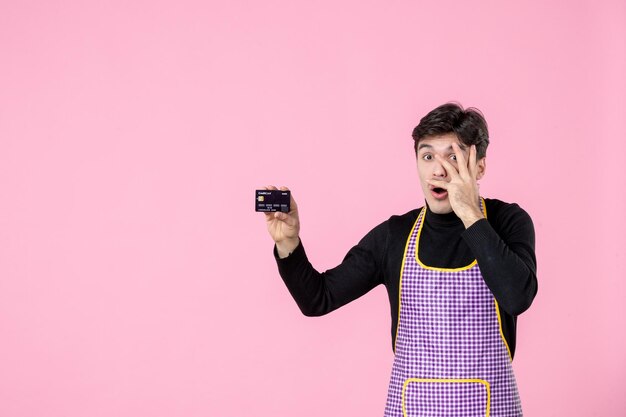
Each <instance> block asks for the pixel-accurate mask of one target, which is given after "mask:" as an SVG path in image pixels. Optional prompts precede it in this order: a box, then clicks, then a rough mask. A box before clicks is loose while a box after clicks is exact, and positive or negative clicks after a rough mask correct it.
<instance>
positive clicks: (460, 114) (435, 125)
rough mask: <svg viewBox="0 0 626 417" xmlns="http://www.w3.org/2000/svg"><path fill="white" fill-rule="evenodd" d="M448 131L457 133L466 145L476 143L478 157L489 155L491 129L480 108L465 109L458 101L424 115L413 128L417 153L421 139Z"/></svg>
mask: <svg viewBox="0 0 626 417" xmlns="http://www.w3.org/2000/svg"><path fill="white" fill-rule="evenodd" d="M447 133H454V134H456V136H457V138H459V141H460V142H461V143H463V144H464V145H467V146H471V145H476V159H481V158H483V157H485V156H486V155H487V146H489V131H488V130H487V122H486V121H485V118H484V117H483V115H482V113H481V112H480V110H478V109H475V108H473V107H469V108H468V109H466V110H465V109H463V107H461V105H459V104H457V103H446V104H443V105H441V106H439V107H437V108H436V109H434V110H432V111H431V112H430V113H428V114H427V115H426V116H424V117H422V120H420V123H419V124H418V125H417V126H416V127H415V129H413V140H414V141H415V146H414V148H415V154H417V145H418V143H419V141H420V140H422V139H424V138H425V137H428V136H441V135H445V134H447Z"/></svg>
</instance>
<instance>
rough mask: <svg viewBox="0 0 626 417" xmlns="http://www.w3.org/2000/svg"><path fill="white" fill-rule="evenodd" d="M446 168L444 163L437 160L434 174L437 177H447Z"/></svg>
mask: <svg viewBox="0 0 626 417" xmlns="http://www.w3.org/2000/svg"><path fill="white" fill-rule="evenodd" d="M446 174H447V173H446V170H445V168H444V167H443V165H441V164H440V163H439V162H435V167H434V170H433V175H434V176H435V177H440V178H445V177H446Z"/></svg>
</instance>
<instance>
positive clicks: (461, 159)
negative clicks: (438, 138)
mask: <svg viewBox="0 0 626 417" xmlns="http://www.w3.org/2000/svg"><path fill="white" fill-rule="evenodd" d="M452 149H454V155H456V161H457V162H458V166H459V174H461V176H462V177H466V176H468V175H469V172H468V170H467V160H466V159H465V155H463V151H462V150H461V147H460V146H459V145H458V144H456V143H453V144H452Z"/></svg>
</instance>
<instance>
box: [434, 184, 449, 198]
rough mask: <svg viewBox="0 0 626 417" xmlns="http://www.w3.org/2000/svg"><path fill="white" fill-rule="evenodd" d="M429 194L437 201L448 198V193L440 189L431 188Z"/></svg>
mask: <svg viewBox="0 0 626 417" xmlns="http://www.w3.org/2000/svg"><path fill="white" fill-rule="evenodd" d="M430 192H431V194H432V195H433V197H435V198H436V199H437V200H443V199H444V198H446V197H448V192H447V191H446V190H444V189H443V188H441V187H434V188H431V190H430Z"/></svg>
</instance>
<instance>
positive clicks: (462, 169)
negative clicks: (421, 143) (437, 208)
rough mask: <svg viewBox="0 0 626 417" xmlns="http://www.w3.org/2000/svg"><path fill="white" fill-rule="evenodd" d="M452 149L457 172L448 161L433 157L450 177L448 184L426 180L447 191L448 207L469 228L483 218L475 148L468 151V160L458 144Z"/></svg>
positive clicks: (438, 156) (441, 181)
mask: <svg viewBox="0 0 626 417" xmlns="http://www.w3.org/2000/svg"><path fill="white" fill-rule="evenodd" d="M452 149H453V150H454V154H455V156H456V160H457V162H458V167H459V168H458V170H457V168H456V167H455V166H454V165H452V164H451V163H450V162H449V161H447V160H446V159H444V158H443V157H441V156H440V155H435V158H436V159H437V161H438V162H439V163H440V164H441V165H443V167H444V168H445V170H446V171H447V172H448V174H449V176H450V182H447V181H443V180H426V182H427V183H428V184H430V185H432V186H434V187H441V188H443V189H445V190H447V191H448V198H449V199H450V206H451V207H452V210H453V211H454V213H455V214H456V215H457V216H458V217H459V218H460V219H461V221H463V224H464V225H465V227H466V228H467V227H469V226H471V225H472V224H474V223H475V222H476V221H477V220H480V219H482V218H483V213H482V212H481V210H480V205H479V198H480V196H479V193H478V182H477V177H478V165H477V163H476V146H475V145H472V146H471V147H470V151H469V160H466V159H465V156H464V155H463V152H462V151H461V148H460V147H459V145H458V144H456V143H453V144H452Z"/></svg>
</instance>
